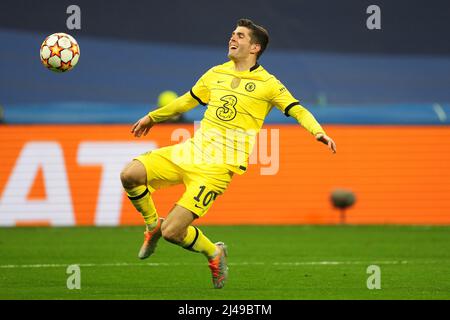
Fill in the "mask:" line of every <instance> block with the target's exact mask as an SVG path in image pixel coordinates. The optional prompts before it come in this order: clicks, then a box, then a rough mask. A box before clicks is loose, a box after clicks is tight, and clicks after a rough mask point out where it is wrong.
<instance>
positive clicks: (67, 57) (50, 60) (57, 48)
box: [41, 33, 80, 72]
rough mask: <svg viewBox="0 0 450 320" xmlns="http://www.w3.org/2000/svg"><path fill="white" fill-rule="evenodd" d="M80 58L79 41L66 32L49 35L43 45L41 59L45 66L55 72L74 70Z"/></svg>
mask: <svg viewBox="0 0 450 320" xmlns="http://www.w3.org/2000/svg"><path fill="white" fill-rule="evenodd" d="M79 58H80V47H79V46H78V43H77V41H76V40H75V39H74V38H73V37H72V36H71V35H68V34H66V33H54V34H52V35H49V36H48V37H47V38H46V39H45V40H44V42H43V43H42V45H41V61H42V64H43V65H44V66H46V67H47V68H48V69H50V70H52V71H55V72H66V71H69V70H72V68H73V67H75V65H76V64H77V63H78V59H79Z"/></svg>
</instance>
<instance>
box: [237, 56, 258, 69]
mask: <svg viewBox="0 0 450 320" xmlns="http://www.w3.org/2000/svg"><path fill="white" fill-rule="evenodd" d="M233 62H234V70H236V71H248V70H250V69H251V68H252V67H253V66H254V65H255V64H256V63H257V62H256V61H255V60H253V59H248V60H240V61H238V60H233Z"/></svg>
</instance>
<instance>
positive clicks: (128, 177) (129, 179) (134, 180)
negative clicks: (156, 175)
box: [120, 167, 145, 189]
mask: <svg viewBox="0 0 450 320" xmlns="http://www.w3.org/2000/svg"><path fill="white" fill-rule="evenodd" d="M120 181H122V186H123V187H124V188H126V189H129V188H134V187H137V186H140V185H143V184H145V179H143V177H141V175H139V174H137V173H136V172H135V171H133V170H131V169H130V168H129V167H127V168H125V169H123V170H122V172H120Z"/></svg>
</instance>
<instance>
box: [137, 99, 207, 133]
mask: <svg viewBox="0 0 450 320" xmlns="http://www.w3.org/2000/svg"><path fill="white" fill-rule="evenodd" d="M197 105H198V101H197V100H196V99H195V98H194V97H193V96H192V95H191V93H190V92H187V93H185V94H184V95H182V96H181V97H179V98H177V99H175V100H174V101H172V102H171V103H169V104H168V105H166V106H164V107H162V108H159V109H156V110H153V111H151V112H149V113H148V114H147V115H146V116H144V117H142V118H141V119H139V120H138V121H137V122H136V123H135V124H134V125H133V127H132V128H131V133H133V134H134V136H135V137H141V136H142V135H144V136H146V135H147V133H148V132H149V131H150V129H151V127H153V126H154V125H155V123H159V122H163V121H164V120H167V119H170V118H172V117H173V116H174V115H178V114H181V113H184V112H186V111H189V110H191V109H192V108H194V107H195V106H197Z"/></svg>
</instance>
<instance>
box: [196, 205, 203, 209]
mask: <svg viewBox="0 0 450 320" xmlns="http://www.w3.org/2000/svg"><path fill="white" fill-rule="evenodd" d="M195 207H196V208H199V209H203V208H202V207H200V206H198V205H195Z"/></svg>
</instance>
